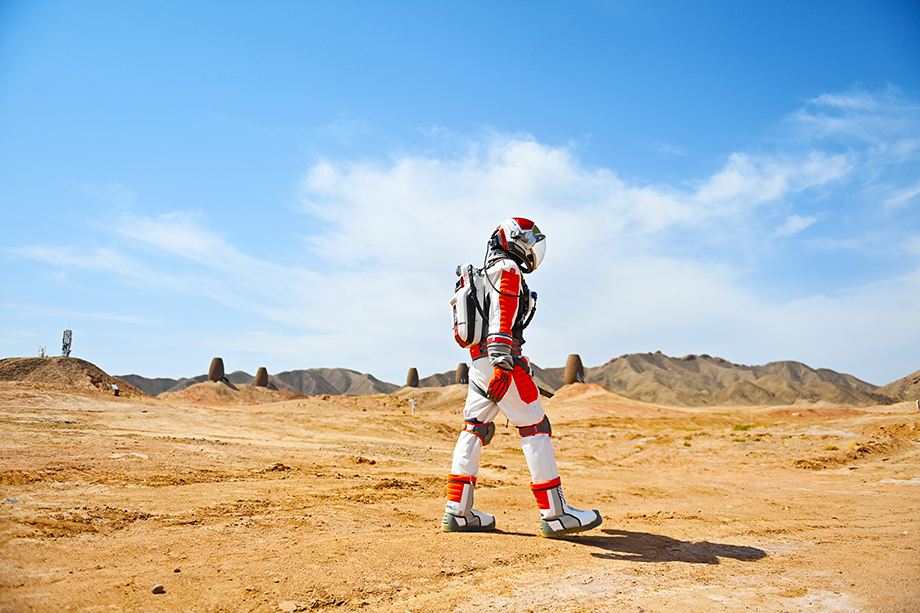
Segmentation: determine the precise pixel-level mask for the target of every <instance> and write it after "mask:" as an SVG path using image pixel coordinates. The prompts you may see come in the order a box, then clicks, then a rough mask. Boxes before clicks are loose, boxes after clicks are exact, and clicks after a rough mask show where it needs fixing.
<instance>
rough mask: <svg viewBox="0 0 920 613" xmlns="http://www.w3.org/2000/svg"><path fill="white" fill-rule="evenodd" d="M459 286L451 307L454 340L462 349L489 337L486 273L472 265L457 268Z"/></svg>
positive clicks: (457, 285)
mask: <svg viewBox="0 0 920 613" xmlns="http://www.w3.org/2000/svg"><path fill="white" fill-rule="evenodd" d="M457 276H458V277H460V278H459V279H457V284H456V286H455V287H454V297H453V298H451V301H450V305H451V307H452V310H453V316H454V340H456V341H457V344H458V345H460V346H461V347H464V348H466V347H471V346H473V345H478V344H479V343H480V342H481V341H482V340H483V339H484V338H485V337H486V335H487V333H486V332H485V331H484V330H485V329H486V327H487V326H488V325H489V323H488V317H487V316H486V306H485V305H484V304H483V301H484V300H485V299H486V291H485V280H484V279H485V273H484V272H483V269H481V268H475V267H474V266H473V265H472V264H464V265H462V266H457Z"/></svg>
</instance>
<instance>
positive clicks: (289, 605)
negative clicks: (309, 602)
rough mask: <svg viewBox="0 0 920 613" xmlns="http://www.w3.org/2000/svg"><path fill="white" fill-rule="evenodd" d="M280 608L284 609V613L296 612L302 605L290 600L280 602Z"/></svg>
mask: <svg viewBox="0 0 920 613" xmlns="http://www.w3.org/2000/svg"><path fill="white" fill-rule="evenodd" d="M278 608H279V609H281V610H282V611H284V613H294V612H295V611H296V610H297V609H299V608H300V607H298V606H297V603H296V602H294V601H292V600H288V601H286V602H279V603H278Z"/></svg>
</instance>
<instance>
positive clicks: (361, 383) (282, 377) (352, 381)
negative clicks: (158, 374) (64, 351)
mask: <svg viewBox="0 0 920 613" xmlns="http://www.w3.org/2000/svg"><path fill="white" fill-rule="evenodd" d="M120 378H121V379H123V380H124V381H127V382H128V383H130V384H131V385H133V386H135V387H137V388H138V389H141V390H144V391H145V392H146V393H148V394H150V395H151V396H159V395H160V394H162V393H164V392H178V391H181V390H184V389H186V388H189V387H191V386H193V385H197V384H200V383H204V382H206V381H207V380H208V375H206V374H205V375H199V376H197V377H192V378H182V379H167V378H158V379H147V378H146V377H142V376H140V375H123V376H121V377H120ZM227 380H228V381H229V382H230V383H233V384H234V385H254V384H255V376H254V375H250V374H249V373H247V372H244V371H242V370H238V371H235V372H232V373H230V374H228V375H227ZM268 382H269V386H270V387H275V388H276V389H279V390H286V391H289V392H294V393H297V394H303V395H306V396H318V395H320V394H334V395H339V394H341V395H346V396H364V395H368V394H388V393H390V392H392V391H394V390H397V389H399V386H398V385H394V384H392V383H387V382H386V381H380V380H379V379H377V378H375V377H374V376H372V375H368V374H365V373H359V372H357V371H354V370H348V369H346V368H311V369H308V370H291V371H285V372H281V373H278V374H276V375H269V377H268Z"/></svg>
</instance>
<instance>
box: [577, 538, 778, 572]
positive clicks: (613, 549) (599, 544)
mask: <svg viewBox="0 0 920 613" xmlns="http://www.w3.org/2000/svg"><path fill="white" fill-rule="evenodd" d="M601 532H603V533H604V535H605V536H601V535H598V534H596V533H587V534H583V535H580V536H573V537H569V538H567V539H566V540H570V541H571V542H573V543H578V544H579V545H586V546H590V547H596V548H598V549H601V550H603V551H601V552H593V553H592V554H591V555H592V556H594V557H596V558H602V559H606V560H626V561H630V562H686V563H689V564H718V563H719V558H732V559H735V560H741V561H752V560H759V559H761V558H765V557H766V556H767V552H765V551H763V550H762V549H757V548H756V547H745V546H742V545H727V544H723V543H710V542H708V541H700V542H696V543H694V542H691V541H681V540H679V539H675V538H671V537H669V536H662V535H660V534H650V533H648V532H629V531H627V530H601Z"/></svg>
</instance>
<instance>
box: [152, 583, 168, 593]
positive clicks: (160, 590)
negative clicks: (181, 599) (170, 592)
mask: <svg viewBox="0 0 920 613" xmlns="http://www.w3.org/2000/svg"><path fill="white" fill-rule="evenodd" d="M153 593H154V594H165V593H166V588H165V587H163V586H162V585H160V584H159V583H157V584H156V585H154V586H153Z"/></svg>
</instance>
